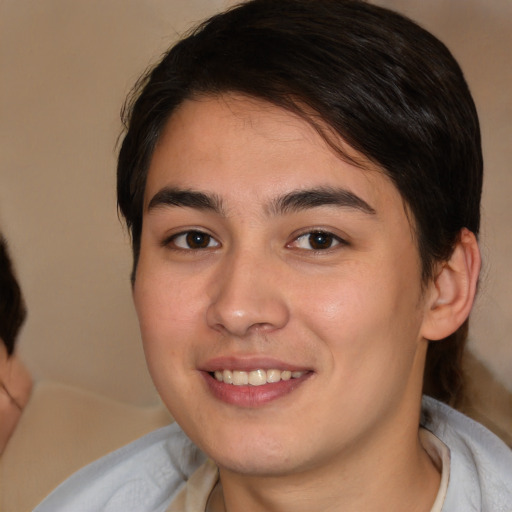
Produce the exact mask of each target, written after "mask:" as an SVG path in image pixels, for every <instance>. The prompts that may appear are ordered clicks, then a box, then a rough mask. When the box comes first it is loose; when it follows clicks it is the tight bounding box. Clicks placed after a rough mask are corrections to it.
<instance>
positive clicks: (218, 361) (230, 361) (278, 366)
mask: <svg viewBox="0 0 512 512" xmlns="http://www.w3.org/2000/svg"><path fill="white" fill-rule="evenodd" d="M200 369H201V370H202V371H205V372H215V371H222V370H240V371H246V372H250V371H252V370H260V369H261V370H281V371H283V370H290V371H296V372H298V371H308V370H310V368H307V367H305V366H303V365H297V364H295V363H287V362H285V361H282V360H279V359H275V358H272V357H261V356H258V357H239V356H220V357H215V358H212V359H209V360H208V361H206V362H205V363H204V364H203V365H201V367H200Z"/></svg>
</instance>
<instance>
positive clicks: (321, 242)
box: [308, 232, 335, 251]
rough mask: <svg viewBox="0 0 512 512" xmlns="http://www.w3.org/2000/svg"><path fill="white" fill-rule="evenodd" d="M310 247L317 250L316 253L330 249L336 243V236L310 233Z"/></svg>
mask: <svg viewBox="0 0 512 512" xmlns="http://www.w3.org/2000/svg"><path fill="white" fill-rule="evenodd" d="M308 242H309V245H310V246H311V247H312V248H313V249H315V251H318V250H321V249H329V248H330V247H332V245H333V243H334V242H335V239H334V236H333V235H331V233H321V232H318V233H310V234H309V235H308Z"/></svg>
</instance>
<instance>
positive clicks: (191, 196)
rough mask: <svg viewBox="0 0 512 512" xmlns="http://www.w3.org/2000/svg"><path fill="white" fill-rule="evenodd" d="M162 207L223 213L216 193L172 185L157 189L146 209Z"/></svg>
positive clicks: (220, 201)
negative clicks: (206, 192)
mask: <svg viewBox="0 0 512 512" xmlns="http://www.w3.org/2000/svg"><path fill="white" fill-rule="evenodd" d="M162 207H182V208H194V209H196V210H211V211H213V212H216V213H220V214H223V207H222V200H221V198H220V197H218V196H217V195H210V194H204V193H202V192H197V191H195V190H183V189H180V188H174V187H164V188H162V189H161V190H159V191H158V192H157V193H156V194H155V195H154V196H153V197H152V198H151V201H150V202H149V204H148V207H147V209H148V211H151V210H154V209H156V208H162Z"/></svg>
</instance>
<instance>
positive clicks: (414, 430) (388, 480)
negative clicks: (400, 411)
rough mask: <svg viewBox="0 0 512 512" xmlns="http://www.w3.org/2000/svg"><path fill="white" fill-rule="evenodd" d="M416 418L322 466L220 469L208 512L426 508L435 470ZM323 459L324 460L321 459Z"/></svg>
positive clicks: (424, 511) (412, 511)
mask: <svg viewBox="0 0 512 512" xmlns="http://www.w3.org/2000/svg"><path fill="white" fill-rule="evenodd" d="M418 424H419V413H418V417H417V418H416V421H414V419H413V421H412V422H411V423H410V424H409V425H404V427H403V428H402V429H400V430H399V431H397V429H396V423H394V425H395V427H394V428H392V429H391V432H390V431H386V430H384V431H383V432H381V433H380V436H379V437H380V440H379V439H378V438H377V439H376V438H375V435H372V436H368V437H369V439H361V440H360V442H359V444H358V446H356V447H354V446H352V447H351V448H350V449H347V451H346V453H344V454H342V455H343V456H341V457H340V456H339V454H338V456H337V457H336V458H335V459H334V458H333V460H332V461H329V463H328V464H322V466H321V467H320V466H319V467H314V466H311V467H308V468H307V469H305V470H303V471H301V472H296V473H293V474H286V475H278V476H275V475H272V476H254V475H240V474H238V473H233V472H231V471H229V470H227V469H223V468H220V470H219V471H220V482H221V484H220V485H219V486H218V487H217V489H216V490H215V491H214V493H213V494H212V497H211V500H210V504H211V509H209V510H211V511H212V512H214V511H215V512H217V511H225V512H241V511H245V510H251V511H253V512H263V511H265V512H292V511H293V512H306V511H308V512H309V511H311V510H322V511H325V512H334V511H336V512H340V511H344V510H364V511H368V512H370V511H375V512H377V511H379V512H381V511H382V510H390V511H391V510H392V511H393V512H402V511H403V512H406V511H407V512H429V511H430V510H431V507H432V504H433V502H434V500H435V497H436V495H437V490H438V488H439V484H440V474H439V472H438V471H437V469H436V468H435V466H434V464H433V463H432V461H431V459H430V457H429V456H428V454H427V453H426V452H425V450H424V449H423V447H422V445H421V443H420V440H419V435H418ZM324 462H325V461H324Z"/></svg>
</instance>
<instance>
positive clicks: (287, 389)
mask: <svg viewBox="0 0 512 512" xmlns="http://www.w3.org/2000/svg"><path fill="white" fill-rule="evenodd" d="M201 373H202V375H203V378H204V380H205V381H206V384H207V385H208V388H209V389H210V391H211V393H212V394H213V395H214V396H215V398H217V399H218V400H220V401H222V402H225V403H227V404H231V405H237V406H239V407H249V408H251V407H259V406H262V405H265V404H267V403H269V402H273V401H274V400H277V399H279V398H281V397H283V396H286V395H288V394H289V393H291V392H292V391H294V390H295V389H297V388H298V387H299V386H300V385H301V384H303V383H304V382H305V381H306V380H307V379H308V378H309V377H310V376H311V372H307V373H305V374H304V375H303V376H302V377H299V378H297V379H290V380H280V381H279V382H274V383H268V384H263V385H261V386H250V385H247V386H235V385H233V384H225V383H224V382H219V381H218V380H217V379H215V377H213V376H212V375H211V374H210V373H208V372H201Z"/></svg>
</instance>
